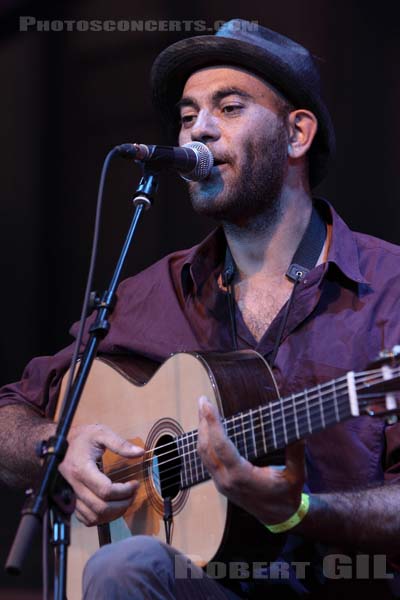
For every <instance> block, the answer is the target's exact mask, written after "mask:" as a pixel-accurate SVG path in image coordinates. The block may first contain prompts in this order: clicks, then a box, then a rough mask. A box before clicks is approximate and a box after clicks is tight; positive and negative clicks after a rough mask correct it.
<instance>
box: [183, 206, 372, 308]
mask: <svg viewBox="0 0 400 600" xmlns="http://www.w3.org/2000/svg"><path fill="white" fill-rule="evenodd" d="M314 202H315V205H316V207H317V209H318V210H319V211H320V212H321V214H322V216H323V217H324V219H325V221H326V222H327V223H330V224H332V237H331V242H330V247H329V251H328V258H327V262H328V263H329V264H335V265H336V266H337V267H338V268H339V269H340V271H342V273H343V274H344V275H345V276H346V277H347V278H348V279H351V280H352V281H355V282H357V283H363V284H367V285H368V284H369V282H368V281H367V279H365V277H364V276H363V274H362V273H361V271H360V258H359V252H358V246H357V241H356V238H355V235H354V233H353V232H352V231H351V229H350V228H349V227H348V226H347V225H346V223H345V222H344V221H343V219H342V218H341V217H340V216H339V215H338V214H337V212H336V211H335V209H334V208H333V206H332V205H331V204H330V203H329V202H328V201H327V200H325V199H323V198H316V199H315V200H314ZM225 252H226V238H225V234H224V230H223V228H222V227H221V226H220V227H218V228H216V229H214V230H213V231H212V232H211V233H210V234H209V235H208V236H207V237H206V238H205V239H204V240H203V241H202V242H200V244H197V245H196V246H193V248H191V249H190V250H189V251H188V253H187V255H186V258H185V261H184V263H183V265H182V271H181V283H182V289H183V293H184V296H185V297H186V296H187V295H188V294H189V293H190V291H191V290H192V289H193V291H194V293H195V294H197V292H198V290H199V289H200V288H201V287H202V285H203V284H204V283H205V282H206V281H207V279H208V278H209V277H210V274H211V273H212V272H215V273H216V276H218V275H219V274H220V273H221V271H222V268H223V264H224V260H225Z"/></svg>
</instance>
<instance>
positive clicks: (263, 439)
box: [258, 406, 268, 454]
mask: <svg viewBox="0 0 400 600" xmlns="http://www.w3.org/2000/svg"><path fill="white" fill-rule="evenodd" d="M258 412H259V415H258V418H259V420H260V428H261V435H262V444H263V447H262V449H263V451H264V453H265V454H267V452H268V449H267V443H266V441H265V430H264V422H263V416H262V407H261V406H259V407H258Z"/></svg>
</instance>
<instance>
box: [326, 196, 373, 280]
mask: <svg viewBox="0 0 400 600" xmlns="http://www.w3.org/2000/svg"><path fill="white" fill-rule="evenodd" d="M314 202H315V204H316V207H317V208H318V209H319V210H320V211H321V214H322V215H323V217H324V218H325V220H326V222H328V223H331V224H332V237H331V243H330V246H329V250H328V258H327V262H328V263H330V264H335V265H336V266H337V267H338V268H339V269H340V270H341V271H342V273H343V274H344V275H345V276H346V277H347V278H348V279H351V280H352V281H355V282H357V283H363V284H366V285H369V281H368V280H367V279H366V278H365V277H364V275H363V274H362V273H361V270H360V256H359V251H358V245H357V240H356V237H355V235H354V233H353V232H352V231H351V229H350V228H349V227H348V226H347V225H346V223H345V222H344V221H343V219H342V218H341V217H339V215H338V214H337V212H336V211H335V209H334V208H333V206H332V205H331V204H330V203H329V202H328V201H327V200H325V199H323V198H316V199H315V200H314Z"/></svg>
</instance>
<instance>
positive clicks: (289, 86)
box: [151, 19, 335, 187]
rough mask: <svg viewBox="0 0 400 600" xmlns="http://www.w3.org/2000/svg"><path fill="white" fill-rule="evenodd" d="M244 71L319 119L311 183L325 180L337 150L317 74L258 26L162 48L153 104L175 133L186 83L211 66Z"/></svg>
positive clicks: (306, 57)
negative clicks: (230, 67)
mask: <svg viewBox="0 0 400 600" xmlns="http://www.w3.org/2000/svg"><path fill="white" fill-rule="evenodd" d="M218 64H220V65H234V66H239V67H243V68H245V69H247V70H249V71H251V72H252V73H255V74H257V75H259V76H260V77H262V78H263V79H265V81H266V82H267V83H270V84H271V85H272V86H273V87H274V88H276V89H277V90H278V91H279V92H280V93H281V94H282V95H283V96H284V97H285V98H286V99H287V100H288V101H289V102H290V103H291V104H292V105H293V106H294V107H295V108H306V109H308V110H310V111H312V112H313V113H314V115H315V116H316V117H317V119H318V130H317V134H316V136H315V139H314V141H313V144H312V146H311V148H310V183H311V186H312V187H314V186H315V185H317V184H318V183H319V182H320V181H321V180H322V179H323V178H324V177H325V175H326V172H327V168H328V163H329V159H330V158H331V157H332V155H333V154H334V150H335V132H334V129H333V125H332V121H331V118H330V115H329V112H328V109H327V108H326V106H325V104H324V102H323V100H322V98H321V90H320V78H319V72H318V68H317V66H316V64H315V62H314V60H313V58H312V57H311V55H310V53H309V51H308V50H307V49H306V48H304V47H303V46H300V44H297V43H296V42H294V41H293V40H290V39H289V38H287V37H285V36H284V35H281V34H279V33H276V32H274V31H271V30H270V29H267V28H266V27H262V26H261V25H258V24H256V23H251V22H249V21H244V20H242V19H234V20H232V21H228V22H227V23H225V24H224V25H223V26H222V27H221V28H220V29H219V30H218V31H217V33H216V34H215V35H201V36H197V37H192V38H187V39H183V40H181V41H179V42H176V43H175V44H172V45H171V46H169V47H168V48H166V49H165V50H164V51H163V52H161V54H159V56H158V57H157V58H156V60H155V61H154V64H153V68H152V73H151V80H152V87H153V99H154V103H155V105H156V107H157V108H158V109H159V110H160V112H161V115H162V116H163V118H164V119H165V120H166V121H167V122H169V123H170V124H173V126H174V128H175V132H176V128H177V123H178V120H177V112H176V103H177V102H178V101H179V99H180V97H181V95H182V91H183V88H184V85H185V83H186V80H187V79H188V77H189V76H190V75H191V74H192V73H193V72H194V71H197V70H198V69H200V68H203V67H206V66H215V65H218Z"/></svg>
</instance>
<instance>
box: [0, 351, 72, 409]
mask: <svg viewBox="0 0 400 600" xmlns="http://www.w3.org/2000/svg"><path fill="white" fill-rule="evenodd" d="M73 350H74V344H71V345H70V346H68V347H67V348H64V349H63V350H61V351H60V352H58V353H57V354H55V355H54V356H42V357H38V358H34V359H33V360H31V361H30V362H29V363H28V365H27V366H26V368H25V370H24V372H23V374H22V378H21V381H18V382H17V383H11V384H9V385H5V386H4V387H2V388H1V389H0V407H1V406H5V405H9V404H20V403H23V404H26V405H28V406H30V407H31V408H32V409H33V410H35V411H36V412H37V413H38V414H40V415H42V416H46V417H49V418H51V417H52V416H53V413H54V410H55V407H56V402H57V398H58V394H59V391H60V387H61V383H62V379H63V376H64V374H65V373H66V371H67V370H68V368H69V365H70V362H71V357H72V354H73Z"/></svg>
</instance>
